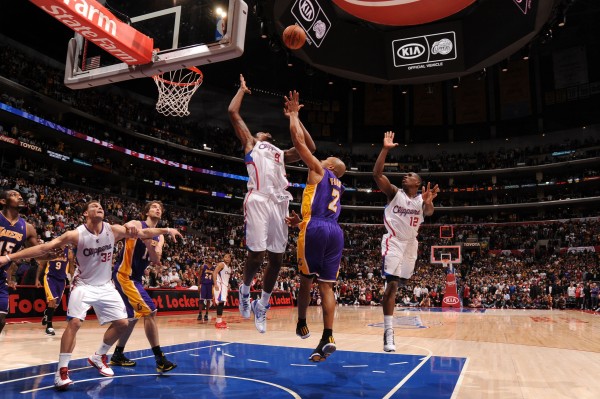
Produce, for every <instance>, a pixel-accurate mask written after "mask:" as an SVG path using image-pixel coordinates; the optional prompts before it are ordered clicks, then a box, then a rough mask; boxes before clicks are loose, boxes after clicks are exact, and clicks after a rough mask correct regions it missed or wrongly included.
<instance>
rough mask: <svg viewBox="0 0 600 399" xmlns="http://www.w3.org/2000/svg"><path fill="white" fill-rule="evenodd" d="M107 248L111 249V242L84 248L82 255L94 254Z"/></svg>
mask: <svg viewBox="0 0 600 399" xmlns="http://www.w3.org/2000/svg"><path fill="white" fill-rule="evenodd" d="M108 250H110V251H112V244H108V245H105V246H103V247H100V248H84V249H83V255H84V256H96V255H98V254H99V253H101V252H104V251H108Z"/></svg>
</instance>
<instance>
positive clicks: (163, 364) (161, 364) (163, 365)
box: [154, 353, 177, 373]
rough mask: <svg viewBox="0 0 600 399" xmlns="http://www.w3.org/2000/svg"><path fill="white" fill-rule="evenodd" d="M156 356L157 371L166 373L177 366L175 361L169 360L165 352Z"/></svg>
mask: <svg viewBox="0 0 600 399" xmlns="http://www.w3.org/2000/svg"><path fill="white" fill-rule="evenodd" d="M154 358H155V359H156V371H157V372H159V373H166V372H167V371H171V370H173V369H174V368H175V367H177V365H176V364H175V363H173V362H170V361H168V360H167V358H166V357H165V354H164V353H163V354H162V355H160V356H154Z"/></svg>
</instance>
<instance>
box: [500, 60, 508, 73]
mask: <svg viewBox="0 0 600 399" xmlns="http://www.w3.org/2000/svg"><path fill="white" fill-rule="evenodd" d="M500 69H501V70H502V72H506V71H508V60H504V61H502V62H501V63H500Z"/></svg>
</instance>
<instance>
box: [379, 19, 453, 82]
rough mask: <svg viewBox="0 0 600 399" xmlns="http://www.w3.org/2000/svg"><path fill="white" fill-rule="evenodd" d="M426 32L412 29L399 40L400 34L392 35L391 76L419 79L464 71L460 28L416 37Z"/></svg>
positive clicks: (440, 29)
mask: <svg viewBox="0 0 600 399" xmlns="http://www.w3.org/2000/svg"><path fill="white" fill-rule="evenodd" d="M445 25H447V24H445ZM423 30H424V29H423V28H420V29H413V30H410V32H407V33H406V34H404V35H402V37H398V35H397V34H396V35H390V50H391V51H390V54H391V62H390V64H391V67H390V68H389V70H390V74H392V75H394V76H407V75H412V76H417V75H423V74H431V73H445V72H455V71H460V70H461V69H463V63H464V62H463V56H462V53H463V50H462V44H461V40H460V37H461V34H460V31H459V30H460V28H459V27H458V26H456V27H455V29H448V30H446V29H442V28H441V27H440V28H438V29H435V30H436V31H435V32H431V33H424V34H419V35H415V34H414V33H421V32H423ZM427 30H429V31H431V30H432V29H430V28H429V29H427ZM419 31H420V32H419Z"/></svg>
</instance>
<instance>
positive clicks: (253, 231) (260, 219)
mask: <svg viewBox="0 0 600 399" xmlns="http://www.w3.org/2000/svg"><path fill="white" fill-rule="evenodd" d="M288 206H289V201H287V200H284V201H281V202H276V201H274V200H273V199H272V198H271V197H270V196H267V195H264V194H259V193H257V192H255V191H254V192H248V193H247V194H246V199H245V201H244V223H245V227H246V247H248V249H249V250H250V251H254V252H260V251H265V250H266V251H269V252H273V253H277V254H281V253H284V252H285V247H286V246H287V241H288V226H287V224H286V223H285V218H286V216H288V215H289V209H288Z"/></svg>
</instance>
